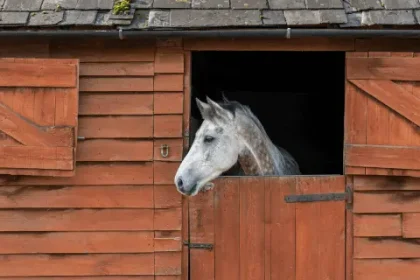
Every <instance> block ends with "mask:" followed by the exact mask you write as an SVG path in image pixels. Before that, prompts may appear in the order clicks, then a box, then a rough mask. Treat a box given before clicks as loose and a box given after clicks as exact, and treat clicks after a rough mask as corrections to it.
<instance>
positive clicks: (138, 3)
mask: <svg viewBox="0 0 420 280" xmlns="http://www.w3.org/2000/svg"><path fill="white" fill-rule="evenodd" d="M152 4H153V0H132V1H131V7H132V8H135V9H145V8H151V7H152Z"/></svg>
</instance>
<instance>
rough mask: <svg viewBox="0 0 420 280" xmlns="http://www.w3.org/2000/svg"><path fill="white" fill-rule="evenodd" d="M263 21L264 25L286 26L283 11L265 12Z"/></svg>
mask: <svg viewBox="0 0 420 280" xmlns="http://www.w3.org/2000/svg"><path fill="white" fill-rule="evenodd" d="M262 20H263V24H264V25H286V18H285V17H284V12H283V11H273V10H264V11H263V14H262Z"/></svg>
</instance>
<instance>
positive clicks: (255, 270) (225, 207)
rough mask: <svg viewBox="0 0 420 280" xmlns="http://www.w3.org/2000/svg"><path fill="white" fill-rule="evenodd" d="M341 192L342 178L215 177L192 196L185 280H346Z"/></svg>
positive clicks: (343, 189)
mask: <svg viewBox="0 0 420 280" xmlns="http://www.w3.org/2000/svg"><path fill="white" fill-rule="evenodd" d="M326 193H332V194H333V195H336V196H337V197H338V199H336V200H329V198H327V199H325V197H324V198H321V200H318V201H312V202H296V201H293V199H296V198H298V199H299V198H300V199H305V198H307V197H305V196H301V195H307V194H313V195H319V194H326ZM290 195H291V196H293V197H289V198H290V199H291V200H290V201H289V202H286V201H285V199H286V196H290ZM343 197H346V193H345V179H344V176H299V177H224V178H219V179H217V180H216V181H215V187H214V189H213V190H211V191H209V192H205V193H201V194H199V195H197V196H196V197H194V198H191V199H190V200H189V219H190V220H189V230H190V232H189V234H190V240H189V244H188V245H189V252H190V254H189V257H190V265H189V272H190V279H191V280H213V279H214V280H239V279H240V280H280V279H281V280H308V279H311V280H325V279H329V280H344V279H345V210H346V207H345V204H346V201H345V199H342V198H343ZM317 198H319V197H317ZM322 199H324V200H322Z"/></svg>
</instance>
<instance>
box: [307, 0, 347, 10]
mask: <svg viewBox="0 0 420 280" xmlns="http://www.w3.org/2000/svg"><path fill="white" fill-rule="evenodd" d="M306 2H307V5H308V9H335V8H337V9H342V8H343V2H342V1H341V0H306Z"/></svg>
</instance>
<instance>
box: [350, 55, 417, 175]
mask: <svg viewBox="0 0 420 280" xmlns="http://www.w3.org/2000/svg"><path fill="white" fill-rule="evenodd" d="M346 61H347V65H346V79H347V84H346V135H345V142H346V149H345V163H346V173H347V174H367V175H408V176H417V177H419V176H420V133H419V127H420V115H419V113H418V112H420V95H419V81H420V76H419V75H418V73H417V72H418V71H417V70H416V69H418V68H419V67H420V57H417V53H412V52H411V53H410V52H408V53H396V52H363V53H357V52H356V53H348V54H347V60H346Z"/></svg>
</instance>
